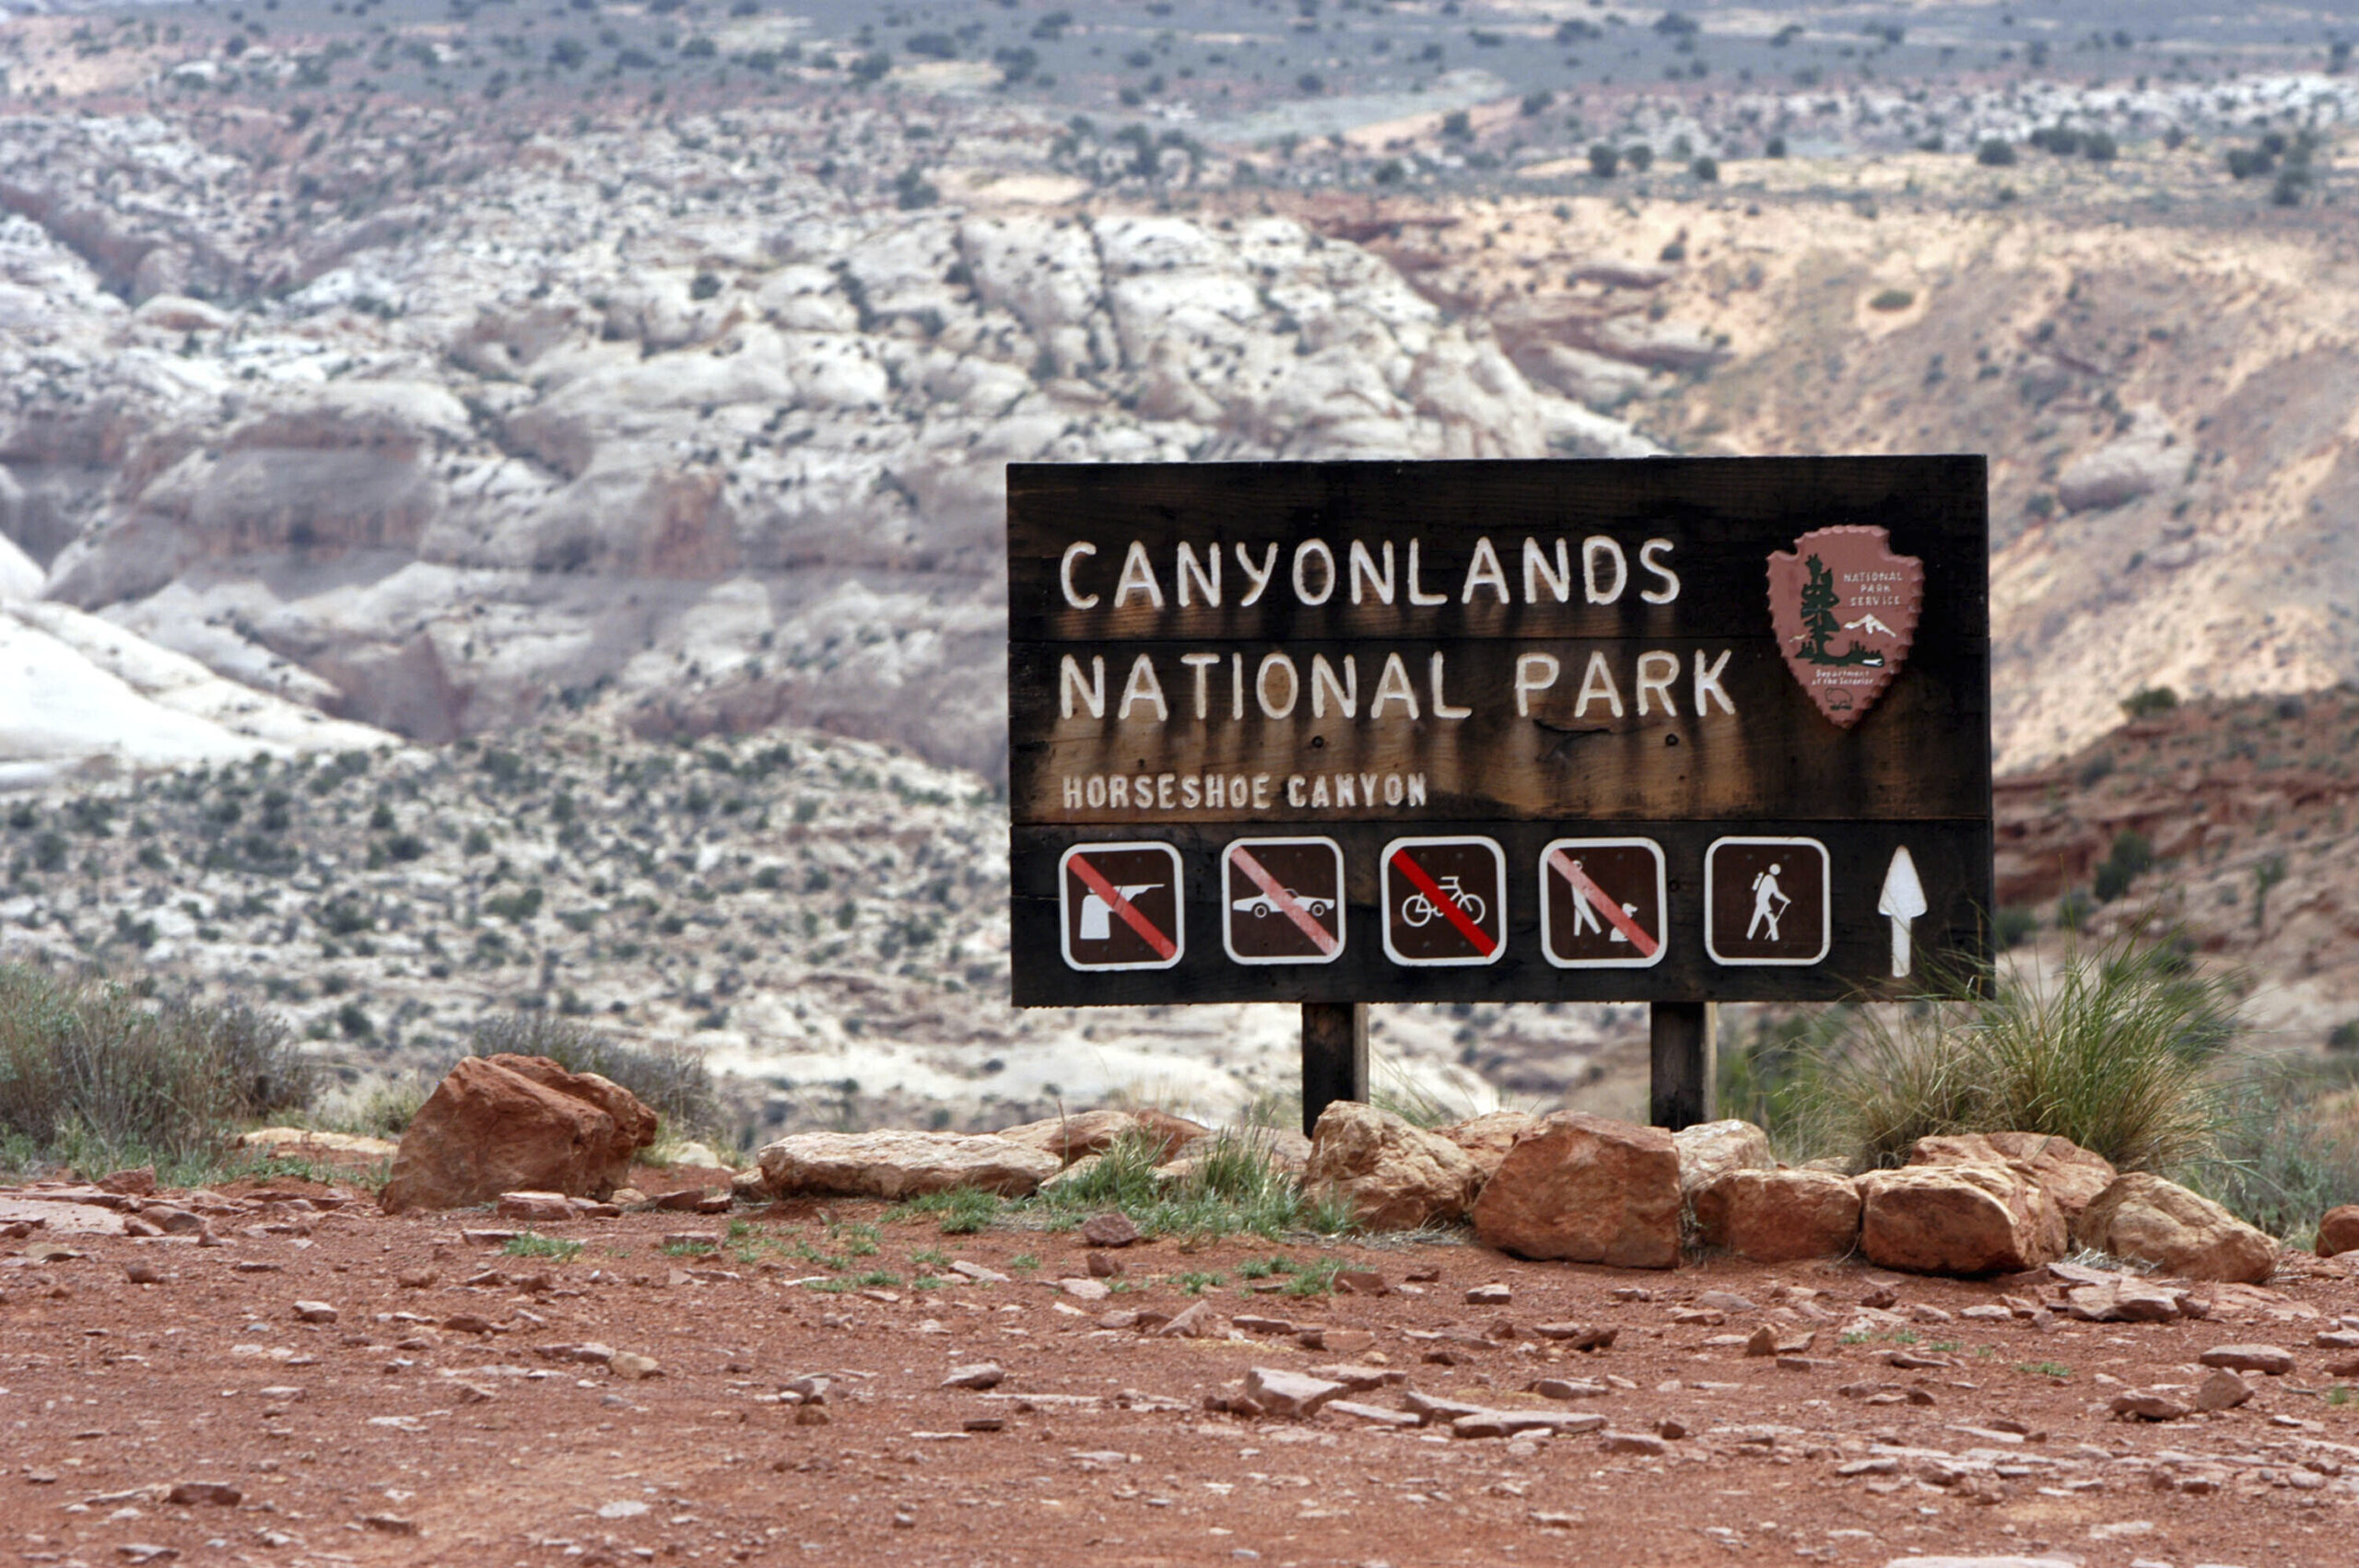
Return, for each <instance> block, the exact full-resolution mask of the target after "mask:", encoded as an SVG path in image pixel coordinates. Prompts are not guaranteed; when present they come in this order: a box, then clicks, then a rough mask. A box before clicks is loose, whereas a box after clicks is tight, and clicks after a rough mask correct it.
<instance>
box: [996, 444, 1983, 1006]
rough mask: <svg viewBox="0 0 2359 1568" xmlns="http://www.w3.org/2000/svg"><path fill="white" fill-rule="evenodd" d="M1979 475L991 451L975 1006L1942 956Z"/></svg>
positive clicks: (1910, 464) (1794, 991) (1951, 901)
mask: <svg viewBox="0 0 2359 1568" xmlns="http://www.w3.org/2000/svg"><path fill="white" fill-rule="evenodd" d="M1984 486H1985V478H1984V465H1983V462H1982V460H1981V459H1980V458H1978V457H1930V458H1825V459H1724V460H1690V459H1671V460H1660V461H1649V462H1433V463H1369V462H1352V463H1312V464H1287V463H1252V464H1154V465H1121V464H1103V465H1099V464H1091V465H1062V464H1015V465H1011V467H1010V468H1009V470H1008V621H1009V639H1010V640H1009V649H1008V731H1009V759H1008V775H1009V787H1010V794H1011V800H1012V804H1013V813H1014V828H1013V842H1012V859H1013V867H1014V880H1015V903H1014V937H1015V1000H1016V1001H1017V1002H1018V1003H1020V1004H1026V1005H1074V1004H1085V1003H1091V1002H1142V1001H1146V1002H1181V1001H1236V1000H1265V1001H1382V1000H1694V1001H1701V1000H1771V999H1832V998H1837V997H1843V996H1851V995H1860V994H1869V995H1872V994H1877V993H1886V994H1888V993H1890V992H1892V991H1894V990H1895V989H1915V988H1919V987H1921V986H1922V985H1923V984H1924V983H1925V981H1926V977H1927V975H1928V973H1929V972H1931V973H1934V974H1940V973H1944V972H1946V970H1945V967H1944V966H1943V965H1938V964H1936V965H1933V966H1932V968H1931V970H1930V971H1929V969H1928V961H1929V959H1931V958H1933V957H1936V956H1939V957H1964V958H1978V957H1981V956H1983V955H1984V954H1986V953H1987V934H1986V925H1987V917H1988V914H1989V909H1990V899H1991V860H1990V850H1991V832H1990V754H1989V611H1988V599H1987V594H1988V588H1987V579H1988V557H1989V529H1988V522H1987V517H1986V508H1985V499H1984V495H1985V489H1984Z"/></svg>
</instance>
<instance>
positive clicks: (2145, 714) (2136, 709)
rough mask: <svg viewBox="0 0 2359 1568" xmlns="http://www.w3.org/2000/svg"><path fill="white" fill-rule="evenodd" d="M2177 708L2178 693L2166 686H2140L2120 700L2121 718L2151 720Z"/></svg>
mask: <svg viewBox="0 0 2359 1568" xmlns="http://www.w3.org/2000/svg"><path fill="white" fill-rule="evenodd" d="M2177 706H2178V693H2177V692H2176V691H2173V690H2172V689H2171V688H2170V687H2168V686H2140V687H2139V688H2138V689H2137V690H2136V691H2134V692H2131V693H2130V695H2129V696H2126V697H2123V698H2122V699H2121V712H2122V717H2124V718H2126V719H2152V718H2154V716H2155V715H2157V714H2162V713H2168V712H2169V711H2170V710H2171V709H2172V708H2177Z"/></svg>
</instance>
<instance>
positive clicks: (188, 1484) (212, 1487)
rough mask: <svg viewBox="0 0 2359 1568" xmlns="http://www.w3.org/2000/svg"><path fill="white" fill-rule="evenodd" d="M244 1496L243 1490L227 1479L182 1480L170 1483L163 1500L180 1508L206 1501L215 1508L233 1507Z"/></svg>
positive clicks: (241, 1500) (243, 1498)
mask: <svg viewBox="0 0 2359 1568" xmlns="http://www.w3.org/2000/svg"><path fill="white" fill-rule="evenodd" d="M245 1497H246V1494H245V1493H244V1492H241V1491H239V1490H238V1489H237V1488H236V1487H234V1486H231V1485H230V1484H229V1482H227V1481H219V1480H182V1481H174V1482H173V1483H172V1490H171V1491H170V1492H167V1493H165V1495H164V1501H165V1502H167V1503H170V1504H174V1505H175V1506H178V1507H182V1508H194V1507H195V1506H197V1505H198V1504H208V1503H209V1504H212V1505H213V1506H214V1507H217V1508H235V1507H236V1506H237V1505H238V1504H241V1503H242V1502H244V1501H245Z"/></svg>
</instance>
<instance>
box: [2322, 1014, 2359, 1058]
mask: <svg viewBox="0 0 2359 1568" xmlns="http://www.w3.org/2000/svg"><path fill="white" fill-rule="evenodd" d="M2326 1048H2327V1049H2329V1050H2330V1051H2359V1018H2346V1019H2344V1020H2343V1021H2342V1022H2341V1023H2340V1024H2336V1025H2335V1026H2334V1027H2333V1028H2331V1029H2329V1030H2328V1031H2327V1032H2326Z"/></svg>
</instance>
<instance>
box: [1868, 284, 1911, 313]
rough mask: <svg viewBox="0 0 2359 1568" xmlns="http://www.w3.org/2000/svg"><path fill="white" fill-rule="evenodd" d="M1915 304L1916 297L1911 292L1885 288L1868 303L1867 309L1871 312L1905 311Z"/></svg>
mask: <svg viewBox="0 0 2359 1568" xmlns="http://www.w3.org/2000/svg"><path fill="white" fill-rule="evenodd" d="M1915 303H1917V296H1916V294H1915V292H1914V291H1913V290H1910V289H1907V288H1886V289H1883V290H1881V291H1879V292H1878V293H1877V295H1876V297H1875V298H1872V299H1871V300H1869V301H1868V309H1869V310H1907V309H1908V307H1909V306H1911V305H1914V304H1915Z"/></svg>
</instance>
